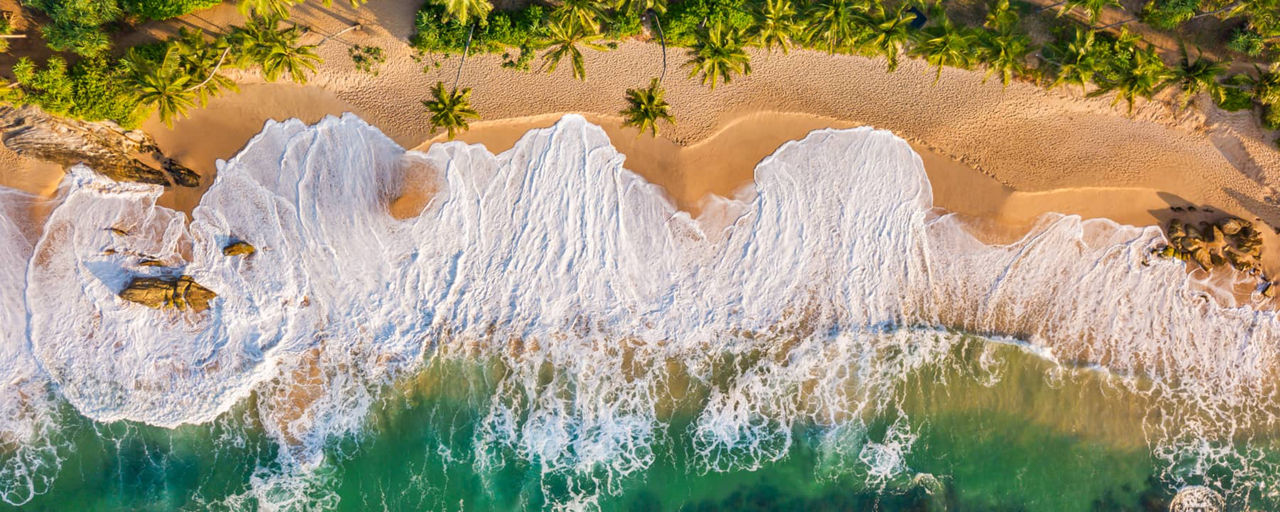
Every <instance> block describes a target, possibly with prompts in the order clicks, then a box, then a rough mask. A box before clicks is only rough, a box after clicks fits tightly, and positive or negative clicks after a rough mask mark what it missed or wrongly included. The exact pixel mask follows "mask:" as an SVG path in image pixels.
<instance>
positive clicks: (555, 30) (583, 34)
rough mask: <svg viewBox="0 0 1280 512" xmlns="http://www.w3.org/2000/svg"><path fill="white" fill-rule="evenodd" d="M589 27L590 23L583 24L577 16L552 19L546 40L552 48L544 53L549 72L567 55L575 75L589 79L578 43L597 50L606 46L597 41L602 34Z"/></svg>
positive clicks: (580, 78)
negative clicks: (593, 31) (592, 30)
mask: <svg viewBox="0 0 1280 512" xmlns="http://www.w3.org/2000/svg"><path fill="white" fill-rule="evenodd" d="M589 27H590V25H583V24H582V23H581V22H580V20H579V19H577V18H576V17H575V16H569V15H567V16H565V17H563V18H560V19H555V18H553V19H552V20H551V24H550V25H548V26H547V33H548V34H549V36H548V38H547V40H546V43H547V44H549V45H551V48H550V49H549V50H547V53H544V54H543V55H542V61H543V62H544V63H545V66H546V69H547V73H552V72H554V71H555V70H556V66H557V65H558V64H560V60H561V59H563V58H565V57H566V56H567V57H569V62H570V63H571V65H572V66H573V77H574V78H577V79H578V80H586V79H587V69H586V65H585V64H584V63H583V60H582V51H581V50H579V49H578V45H582V46H585V47H587V48H592V49H596V50H601V49H603V48H604V47H603V46H601V45H599V44H597V43H596V41H598V40H599V39H600V37H601V36H600V35H599V34H595V33H592V32H591V29H590V28H589Z"/></svg>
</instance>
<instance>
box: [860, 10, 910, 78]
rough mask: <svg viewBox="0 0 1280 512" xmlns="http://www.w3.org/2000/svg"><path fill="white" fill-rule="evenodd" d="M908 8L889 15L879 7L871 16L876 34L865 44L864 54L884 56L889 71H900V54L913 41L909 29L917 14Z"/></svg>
mask: <svg viewBox="0 0 1280 512" xmlns="http://www.w3.org/2000/svg"><path fill="white" fill-rule="evenodd" d="M908 8H909V7H908V5H907V4H903V5H902V6H901V7H899V8H898V10H897V12H894V13H893V14H892V15H889V14H886V11H885V10H884V8H883V7H877V8H876V10H875V11H874V12H873V13H872V16H871V21H872V23H874V24H875V32H874V33H873V34H872V35H871V37H870V39H868V40H867V41H866V42H865V43H864V44H863V53H866V54H869V55H881V56H883V57H884V59H885V62H886V63H887V67H888V70H889V71H894V70H896V69H898V52H899V50H900V49H901V48H902V45H903V44H905V43H906V42H907V41H908V40H910V39H911V32H910V31H909V30H908V29H909V28H910V26H911V22H912V21H915V19H916V14H915V13H914V12H910V11H908V10H907V9H908Z"/></svg>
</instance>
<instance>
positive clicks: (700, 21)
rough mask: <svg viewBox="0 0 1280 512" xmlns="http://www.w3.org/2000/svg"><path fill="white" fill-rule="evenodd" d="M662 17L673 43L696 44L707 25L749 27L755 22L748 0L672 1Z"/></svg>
mask: <svg viewBox="0 0 1280 512" xmlns="http://www.w3.org/2000/svg"><path fill="white" fill-rule="evenodd" d="M661 20H662V28H663V29H664V30H666V36H667V44H668V45H671V46H693V44H694V43H695V42H697V35H696V34H697V33H698V31H699V30H700V29H701V27H703V26H707V27H710V26H713V25H715V24H716V23H719V24H720V25H721V26H722V27H724V28H726V29H730V28H738V29H742V30H747V29H748V28H750V27H751V26H752V24H754V23H755V20H754V19H752V17H751V9H750V8H749V7H748V6H747V3H746V1H745V0H686V1H683V2H679V3H676V4H674V5H672V6H671V8H670V9H669V10H668V11H667V13H666V15H664V16H662V17H661ZM704 21H705V24H704Z"/></svg>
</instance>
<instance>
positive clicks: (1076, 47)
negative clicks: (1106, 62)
mask: <svg viewBox="0 0 1280 512" xmlns="http://www.w3.org/2000/svg"><path fill="white" fill-rule="evenodd" d="M1095 35H1096V32H1094V31H1092V30H1088V29H1084V28H1080V27H1077V28H1076V32H1075V37H1074V38H1073V39H1071V40H1070V41H1067V42H1066V44H1065V45H1061V44H1058V45H1054V46H1049V47H1047V48H1045V49H1046V50H1048V51H1050V52H1052V54H1053V57H1046V58H1045V60H1046V61H1047V62H1049V63H1050V64H1053V65H1054V66H1055V67H1056V73H1055V74H1056V75H1057V77H1056V78H1055V79H1054V81H1053V83H1052V84H1049V88H1050V89H1052V88H1054V87H1057V86H1058V85H1060V84H1077V85H1079V86H1080V89H1081V90H1082V91H1083V90H1085V89H1086V85H1087V84H1088V83H1089V82H1091V81H1093V75H1094V73H1095V72H1096V71H1097V70H1098V55H1099V48H1098V47H1097V45H1096V44H1095V43H1096V41H1097V39H1096V37H1095ZM1055 59H1056V60H1055Z"/></svg>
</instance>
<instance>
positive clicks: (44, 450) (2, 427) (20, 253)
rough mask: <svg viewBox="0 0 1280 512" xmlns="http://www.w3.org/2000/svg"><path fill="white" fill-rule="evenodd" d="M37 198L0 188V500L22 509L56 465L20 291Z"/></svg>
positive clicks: (53, 414) (47, 402)
mask: <svg viewBox="0 0 1280 512" xmlns="http://www.w3.org/2000/svg"><path fill="white" fill-rule="evenodd" d="M39 203H40V200H39V199H37V198H35V197H33V196H30V195H28V194H25V193H22V192H18V191H16V190H12V189H7V188H2V187H0V499H2V500H4V501H5V502H6V503H9V504H11V505H22V504H23V503H26V502H28V501H30V500H31V498H33V497H34V496H35V495H37V494H40V493H43V492H45V491H47V490H48V489H49V486H50V484H51V483H52V480H53V477H54V476H55V475H56V473H57V470H58V467H59V465H60V462H61V460H60V457H59V454H58V452H57V447H56V444H57V441H58V432H57V416H58V415H57V411H56V409H55V405H54V403H53V401H52V400H51V397H50V394H49V391H48V389H47V383H48V379H47V377H46V376H45V375H44V372H43V371H42V370H41V369H40V367H39V364H38V363H37V362H36V359H35V357H33V356H32V353H31V344H30V342H29V341H28V338H27V311H26V305H25V301H24V300H23V293H22V290H23V288H24V287H25V286H26V283H25V281H26V273H27V262H28V261H29V260H30V258H31V243H30V242H29V241H28V237H29V235H30V233H29V232H28V231H29V230H27V229H25V228H26V227H27V226H30V223H29V222H28V220H27V217H28V215H27V212H29V211H30V210H31V209H32V208H34V207H36V206H37V205H38V204H39Z"/></svg>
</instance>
